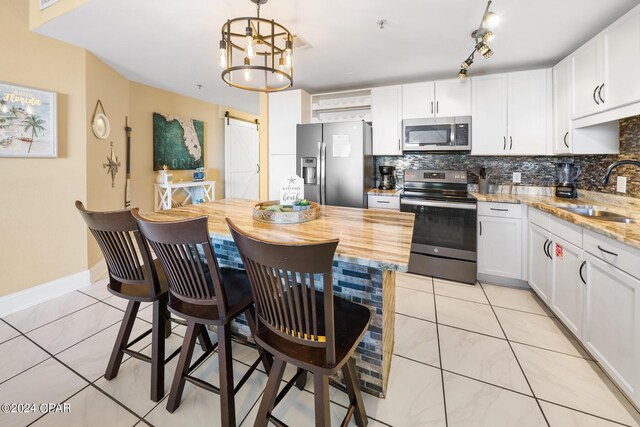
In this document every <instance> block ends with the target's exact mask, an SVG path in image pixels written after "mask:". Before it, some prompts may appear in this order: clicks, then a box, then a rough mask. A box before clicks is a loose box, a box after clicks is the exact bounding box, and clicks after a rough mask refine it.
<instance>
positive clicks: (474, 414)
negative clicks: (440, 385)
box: [444, 372, 547, 427]
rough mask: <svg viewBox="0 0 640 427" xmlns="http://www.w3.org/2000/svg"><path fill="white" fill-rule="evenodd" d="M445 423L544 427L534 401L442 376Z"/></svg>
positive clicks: (490, 387)
mask: <svg viewBox="0 0 640 427" xmlns="http://www.w3.org/2000/svg"><path fill="white" fill-rule="evenodd" d="M444 389H445V394H446V396H447V420H448V424H449V426H451V427H456V426H464V427H480V426H486V427H513V426H518V427H538V426H540V427H542V426H546V425H547V423H546V422H545V420H544V417H543V415H542V412H541V411H540V408H539V407H538V404H537V403H536V401H535V399H533V398H531V397H527V396H523V395H521V394H518V393H514V392H511V391H509V390H505V389H502V388H499V387H494V386H491V385H488V384H484V383H481V382H478V381H474V380H471V379H468V378H465V377H461V376H459V375H455V374H451V373H449V372H445V373H444Z"/></svg>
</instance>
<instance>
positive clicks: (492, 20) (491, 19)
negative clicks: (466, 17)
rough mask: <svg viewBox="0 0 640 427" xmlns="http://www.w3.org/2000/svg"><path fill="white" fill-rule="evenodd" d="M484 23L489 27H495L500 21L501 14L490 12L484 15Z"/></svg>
mask: <svg viewBox="0 0 640 427" xmlns="http://www.w3.org/2000/svg"><path fill="white" fill-rule="evenodd" d="M484 23H485V24H486V25H487V27H495V26H496V25H498V23H500V16H499V15H498V14H497V13H495V12H489V13H487V14H486V15H485V17H484Z"/></svg>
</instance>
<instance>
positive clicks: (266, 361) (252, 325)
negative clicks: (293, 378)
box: [244, 305, 273, 375]
mask: <svg viewBox="0 0 640 427" xmlns="http://www.w3.org/2000/svg"><path fill="white" fill-rule="evenodd" d="M244 317H245V319H247V324H248V325H249V330H250V331H251V335H253V336H254V337H255V332H256V322H255V320H254V318H255V307H254V306H253V305H252V306H249V308H248V309H246V310H245V312H244ZM256 348H257V350H258V353H259V354H260V355H261V356H262V355H264V357H263V358H262V366H264V370H265V372H266V373H267V375H269V372H270V371H271V366H272V365H273V356H272V355H270V354H269V353H267V352H266V351H265V350H264V349H263V348H262V347H260V346H259V345H258V344H257V343H256Z"/></svg>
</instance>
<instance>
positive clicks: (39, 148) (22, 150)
mask: <svg viewBox="0 0 640 427" xmlns="http://www.w3.org/2000/svg"><path fill="white" fill-rule="evenodd" d="M57 120H58V114H57V110H56V94H55V92H47V91H43V90H39V89H32V88H28V87H23V86H16V85H12V84H9V83H3V82H0V157H57V156H58V132H57Z"/></svg>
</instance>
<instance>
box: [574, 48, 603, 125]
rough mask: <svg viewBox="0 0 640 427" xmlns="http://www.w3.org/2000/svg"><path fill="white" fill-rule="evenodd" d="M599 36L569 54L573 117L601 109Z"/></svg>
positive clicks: (586, 114) (601, 88) (579, 116)
mask: <svg viewBox="0 0 640 427" xmlns="http://www.w3.org/2000/svg"><path fill="white" fill-rule="evenodd" d="M602 68H603V67H602V43H601V38H600V36H598V37H596V38H594V39H592V40H591V41H589V42H588V43H587V44H585V45H584V46H582V47H581V48H580V49H578V50H577V51H575V52H574V53H573V55H571V69H572V77H573V114H572V117H573V118H574V119H578V118H581V117H585V116H588V115H590V114H594V113H598V112H600V111H602V109H603V104H604V94H603V90H604V88H603V87H602V86H603V85H604V76H603V70H602Z"/></svg>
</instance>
